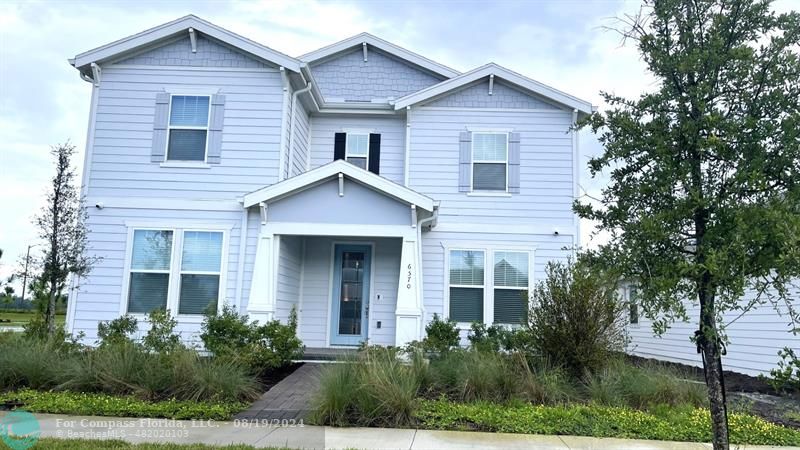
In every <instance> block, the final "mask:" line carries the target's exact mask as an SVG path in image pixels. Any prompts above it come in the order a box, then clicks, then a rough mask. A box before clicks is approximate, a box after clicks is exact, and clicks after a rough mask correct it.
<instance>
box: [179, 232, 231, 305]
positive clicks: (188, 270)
mask: <svg viewBox="0 0 800 450" xmlns="http://www.w3.org/2000/svg"><path fill="white" fill-rule="evenodd" d="M221 265H222V233H220V232H207V231H184V232H183V253H182V256H181V290H180V296H179V299H178V314H203V313H204V312H205V311H206V309H208V308H209V307H212V308H216V306H217V300H218V299H219V275H220V270H221V267H220V266H221Z"/></svg>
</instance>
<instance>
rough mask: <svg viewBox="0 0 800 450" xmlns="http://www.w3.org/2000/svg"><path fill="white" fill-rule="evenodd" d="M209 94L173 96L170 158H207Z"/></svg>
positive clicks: (203, 159)
mask: <svg viewBox="0 0 800 450" xmlns="http://www.w3.org/2000/svg"><path fill="white" fill-rule="evenodd" d="M209 103H210V98H209V97H208V96H189V95H173V96H172V97H171V98H170V105H169V130H168V133H169V135H168V138H167V160H168V161H205V160H206V146H207V142H208V118H209V115H208V113H209Z"/></svg>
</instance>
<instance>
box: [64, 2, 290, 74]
mask: <svg viewBox="0 0 800 450" xmlns="http://www.w3.org/2000/svg"><path fill="white" fill-rule="evenodd" d="M189 28H194V29H195V30H197V31H199V32H200V33H201V34H205V35H207V36H210V37H212V38H214V39H217V40H219V41H222V42H224V43H226V44H228V45H231V46H233V47H235V48H238V49H239V50H242V51H244V52H246V53H250V54H252V55H255V56H257V57H259V58H261V59H263V60H266V61H269V62H271V63H273V64H276V65H279V66H284V67H287V68H289V69H290V70H292V71H293V72H299V71H300V61H298V60H297V59H295V58H292V57H290V56H287V55H284V54H283V53H280V52H278V51H275V50H273V49H271V48H269V47H265V46H263V45H261V44H258V43H256V42H254V41H251V40H250V39H247V38H245V37H242V36H239V35H238V34H235V33H232V32H230V31H228V30H225V29H223V28H221V27H218V26H217V25H214V24H212V23H210V22H207V21H205V20H203V19H201V18H199V17H197V16H194V15H191V14H190V15H187V16H184V17H181V18H179V19H176V20H173V21H171V22H167V23H165V24H162V25H159V26H157V27H154V28H150V29H148V30H145V31H142V32H140V33H137V34H134V35H132V36H128V37H126V38H123V39H120V40H118V41H114V42H111V43H109V44H106V45H103V46H101V47H98V48H95V49H93V50H89V51H86V52H83V53H80V54H78V55H77V56H75V58H74V60H73V61H71V63H72V65H73V66H75V67H76V68H81V67H83V66H85V65H87V64H91V63H93V62H100V61H103V60H108V59H110V58H114V57H116V56H118V55H120V54H122V53H125V52H130V51H135V50H136V49H138V48H140V47H142V46H146V45H148V44H152V43H154V42H156V41H160V40H162V39H167V38H170V37H171V36H173V35H176V34H179V33H182V32H184V31H186V30H188V29H189Z"/></svg>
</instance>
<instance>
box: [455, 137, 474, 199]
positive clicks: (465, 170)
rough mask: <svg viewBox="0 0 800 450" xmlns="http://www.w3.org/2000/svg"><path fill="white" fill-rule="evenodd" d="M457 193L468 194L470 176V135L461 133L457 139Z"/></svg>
mask: <svg viewBox="0 0 800 450" xmlns="http://www.w3.org/2000/svg"><path fill="white" fill-rule="evenodd" d="M458 148H459V152H458V154H459V156H458V192H469V187H470V184H471V183H470V177H471V176H472V133H470V132H469V131H462V132H461V133H460V134H459V137H458Z"/></svg>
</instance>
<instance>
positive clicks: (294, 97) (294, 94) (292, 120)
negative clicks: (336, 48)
mask: <svg viewBox="0 0 800 450" xmlns="http://www.w3.org/2000/svg"><path fill="white" fill-rule="evenodd" d="M311 87H312V86H311V83H309V84H308V86H306V87H304V88H303V89H300V90H299V91H294V92H292V109H291V111H290V112H289V114H290V116H289V123H290V127H289V130H290V131H289V151H288V152H287V153H288V159H289V161H288V167H287V168H286V177H287V178H288V177H289V173H291V170H290V169H291V165H292V153H294V129H295V122H296V120H295V112H296V111H295V110H296V109H297V97H298V96H299V95H300V94H303V93H305V92H308V91H310V90H311ZM308 151H309V152H311V149H310V148H309V149H308Z"/></svg>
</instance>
